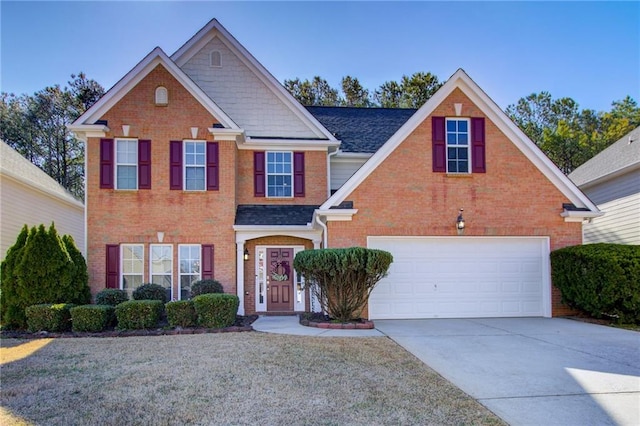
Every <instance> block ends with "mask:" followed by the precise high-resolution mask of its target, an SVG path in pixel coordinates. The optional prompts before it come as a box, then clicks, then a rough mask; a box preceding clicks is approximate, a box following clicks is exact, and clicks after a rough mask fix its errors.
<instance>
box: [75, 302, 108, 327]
mask: <svg viewBox="0 0 640 426" xmlns="http://www.w3.org/2000/svg"><path fill="white" fill-rule="evenodd" d="M70 312H71V329H72V330H73V331H88V332H93V333H96V332H99V331H103V330H105V329H106V328H107V327H109V326H111V325H112V324H113V323H114V322H115V308H114V307H113V306H111V305H82V306H76V307H75V308H71V310H70Z"/></svg>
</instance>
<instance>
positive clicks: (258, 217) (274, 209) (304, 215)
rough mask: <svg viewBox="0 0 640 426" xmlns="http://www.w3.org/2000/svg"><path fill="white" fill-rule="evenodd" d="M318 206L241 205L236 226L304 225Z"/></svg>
mask: <svg viewBox="0 0 640 426" xmlns="http://www.w3.org/2000/svg"><path fill="white" fill-rule="evenodd" d="M317 208H318V206H307V205H264V204H241V205H239V206H238V208H237V210H236V222H235V224H236V225H270V226H273V225H306V224H307V223H309V222H311V220H312V219H313V212H314V211H315V209H317Z"/></svg>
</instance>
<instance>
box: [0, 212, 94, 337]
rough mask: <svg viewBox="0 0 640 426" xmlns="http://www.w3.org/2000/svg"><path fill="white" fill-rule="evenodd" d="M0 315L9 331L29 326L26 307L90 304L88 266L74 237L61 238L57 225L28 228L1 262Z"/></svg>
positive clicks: (23, 230)
mask: <svg viewBox="0 0 640 426" xmlns="http://www.w3.org/2000/svg"><path fill="white" fill-rule="evenodd" d="M1 269H2V276H1V280H0V282H1V285H2V291H1V293H2V296H1V297H2V300H1V301H0V313H1V316H2V318H1V319H2V324H3V326H6V327H7V328H25V327H26V326H27V321H26V313H25V309H26V307H27V306H33V305H40V304H47V303H54V304H55V303H74V304H85V303H89V301H90V299H91V294H90V291H89V286H88V284H87V276H88V275H87V265H86V263H85V261H84V258H83V257H82V254H81V253H80V252H79V251H78V250H77V248H75V244H74V242H73V238H71V237H69V236H63V237H62V238H61V237H60V236H59V235H58V232H57V231H56V229H55V226H54V224H53V223H52V224H51V226H50V227H49V229H48V230H47V229H45V227H44V225H40V226H38V227H37V228H36V227H35V226H34V227H33V228H31V230H29V229H28V228H27V226H26V225H25V226H24V227H23V228H22V231H21V232H20V234H19V235H18V238H17V240H16V243H15V244H14V245H13V246H12V247H11V248H10V249H9V251H7V256H6V258H5V260H4V261H3V262H2V267H1Z"/></svg>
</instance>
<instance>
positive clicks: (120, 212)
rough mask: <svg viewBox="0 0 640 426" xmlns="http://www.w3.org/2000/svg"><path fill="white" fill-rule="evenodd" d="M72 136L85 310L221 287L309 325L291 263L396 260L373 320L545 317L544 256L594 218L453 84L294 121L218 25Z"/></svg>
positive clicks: (549, 291)
mask: <svg viewBox="0 0 640 426" xmlns="http://www.w3.org/2000/svg"><path fill="white" fill-rule="evenodd" d="M70 128H71V130H73V131H74V132H75V133H76V134H77V135H78V136H79V137H80V138H82V139H83V140H85V141H86V144H85V146H86V209H87V210H86V211H87V213H86V225H87V232H86V235H87V247H86V250H87V253H88V266H89V273H90V283H91V288H92V292H93V293H94V294H95V293H96V292H98V291H100V290H101V289H103V288H105V287H111V288H123V289H126V290H128V291H132V290H133V289H134V288H135V287H136V286H138V285H140V284H141V283H144V282H154V283H158V284H161V285H163V286H165V287H166V289H167V292H168V294H169V295H170V296H171V298H172V299H176V300H177V299H183V298H187V297H189V290H190V285H191V283H192V282H193V281H195V280H198V279H205V278H214V279H216V280H218V281H220V282H221V283H222V284H223V285H224V289H225V291H226V292H228V293H234V294H237V295H238V296H239V297H240V300H241V304H240V313H241V314H244V313H247V314H248V313H256V312H257V313H283V312H291V313H293V312H299V311H308V310H310V309H312V308H317V306H312V302H311V300H310V298H309V295H308V293H307V292H306V291H305V290H304V289H303V288H302V287H301V285H300V284H301V283H300V279H299V277H297V276H296V274H295V271H294V270H293V268H292V259H293V257H294V256H295V253H297V252H298V251H300V250H305V249H313V248H321V247H347V246H353V245H360V246H369V247H377V248H383V249H386V250H389V251H391V252H392V254H393V255H394V258H395V262H394V264H393V266H392V269H391V272H390V274H389V276H388V277H387V278H385V279H384V280H383V281H382V282H381V283H380V284H379V287H378V288H376V290H375V291H374V293H373V294H372V298H371V302H370V304H369V311H368V315H369V316H370V317H372V318H432V317H456V316H526V315H529V316H550V315H552V314H559V313H561V309H562V308H561V305H560V303H559V297H558V294H557V291H555V290H553V287H552V285H551V282H550V271H549V260H548V256H549V252H550V250H553V249H556V248H559V247H563V246H567V245H573V244H579V243H580V242H581V222H582V220H583V219H585V218H589V217H594V216H597V215H599V214H600V213H599V212H598V210H597V208H596V207H595V206H594V205H593V204H592V203H591V202H590V201H589V200H588V199H587V198H586V197H585V196H584V195H583V194H582V193H581V192H580V191H579V190H578V189H577V188H576V187H575V186H574V185H573V184H572V183H571V182H570V181H569V180H568V179H567V178H566V177H565V176H564V175H563V174H562V173H561V172H560V171H559V170H558V169H557V168H556V167H555V166H553V164H552V163H551V162H550V161H549V160H548V159H547V158H546V157H545V156H544V154H542V152H541V151H540V150H539V149H538V148H537V147H535V145H534V144H533V143H532V142H531V141H530V140H529V139H527V138H526V136H525V135H524V134H523V133H522V132H521V131H520V130H519V129H518V128H517V127H516V126H515V125H514V124H513V123H512V122H511V121H509V119H508V118H507V117H506V116H505V114H504V113H503V112H502V111H501V110H500V109H499V108H498V107H497V105H495V103H493V101H491V99H490V98H489V97H488V96H487V95H486V94H485V93H484V92H483V91H482V90H481V89H480V88H479V87H478V86H477V85H476V84H475V83H474V82H473V81H472V80H471V79H470V78H469V77H468V76H467V75H466V74H465V73H464V71H462V70H458V71H457V72H456V73H455V74H454V75H453V76H452V77H451V78H450V79H449V80H448V81H447V83H446V84H445V85H444V86H443V87H442V88H441V89H440V90H439V91H438V92H437V93H436V94H435V95H434V96H433V97H432V98H431V99H430V100H429V101H428V102H427V103H426V104H425V105H424V106H423V107H421V108H420V109H418V110H386V109H370V110H363V109H353V108H319V107H309V108H304V107H303V106H302V105H300V104H299V103H298V102H297V101H296V100H295V99H294V98H293V97H292V96H291V95H290V94H289V93H288V92H287V91H286V90H285V89H284V88H283V87H282V85H281V84H279V83H278V81H277V80H276V79H275V78H274V77H273V76H272V75H271V74H270V73H269V72H268V71H267V70H266V69H265V68H264V67H263V66H262V65H261V64H260V63H259V62H258V61H257V60H256V59H255V58H254V57H253V56H252V55H251V54H250V53H249V52H248V51H247V50H246V49H245V48H244V47H243V46H242V45H240V43H239V42H238V41H237V40H235V39H234V38H233V36H231V34H229V32H228V31H227V30H226V29H225V28H224V27H222V26H221V25H220V23H219V22H218V21H216V20H212V21H211V22H210V23H209V24H207V25H206V26H205V27H204V28H203V29H202V30H200V31H199V32H198V33H197V34H196V35H195V36H194V37H193V38H192V39H190V40H189V41H188V42H187V43H186V44H185V45H183V46H182V47H181V48H180V49H178V51H177V52H175V53H174V54H173V55H171V56H168V55H166V54H165V53H164V52H163V51H162V50H161V49H160V48H156V49H154V50H153V51H152V52H151V53H149V55H147V56H146V57H145V58H144V59H142V61H141V62H140V63H139V64H138V65H136V66H135V67H134V68H133V69H132V70H131V71H130V72H129V73H128V74H127V75H125V76H124V77H123V78H122V79H121V80H120V81H119V82H118V83H117V84H116V85H115V86H114V87H113V88H111V89H110V90H109V91H108V92H107V93H106V94H105V95H104V96H103V98H101V99H100V100H99V101H98V102H97V103H96V104H95V105H94V106H93V107H91V108H90V109H89V110H88V111H87V112H86V113H85V114H83V115H82V116H81V117H80V118H79V119H78V120H77V121H76V122H75V123H74V124H73V125H72V126H70ZM460 208H464V212H463V215H464V219H465V225H466V226H465V228H464V231H463V232H460V231H458V230H457V225H456V219H457V218H458V215H459V209H460ZM459 234H461V235H459ZM552 307H553V310H552ZM365 315H366V313H365Z"/></svg>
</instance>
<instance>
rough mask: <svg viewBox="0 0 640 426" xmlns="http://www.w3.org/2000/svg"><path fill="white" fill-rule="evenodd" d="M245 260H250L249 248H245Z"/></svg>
mask: <svg viewBox="0 0 640 426" xmlns="http://www.w3.org/2000/svg"><path fill="white" fill-rule="evenodd" d="M244 260H245V261H247V260H249V249H244Z"/></svg>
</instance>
